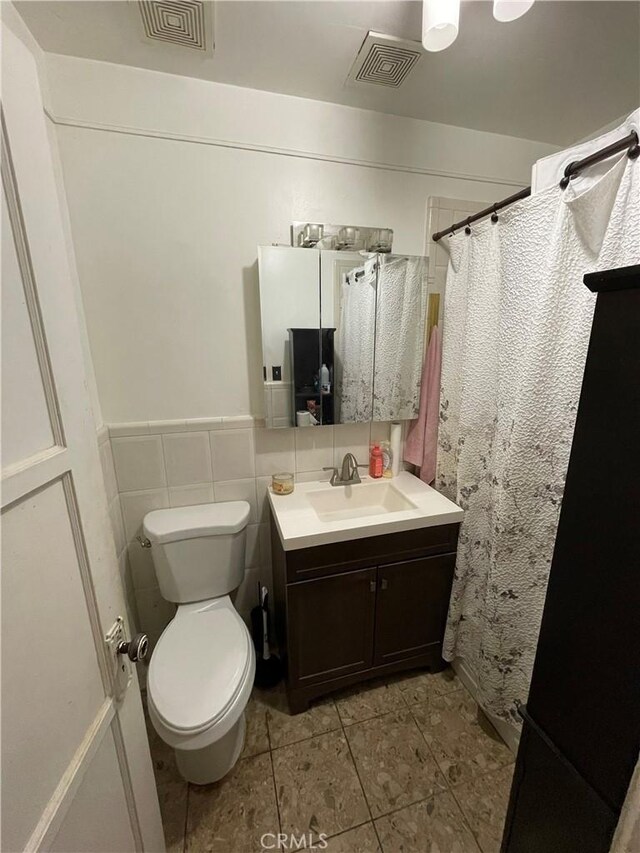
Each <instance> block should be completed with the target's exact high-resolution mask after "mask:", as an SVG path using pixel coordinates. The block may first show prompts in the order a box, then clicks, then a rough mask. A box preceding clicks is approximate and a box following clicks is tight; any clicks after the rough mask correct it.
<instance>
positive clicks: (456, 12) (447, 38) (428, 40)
mask: <svg viewBox="0 0 640 853" xmlns="http://www.w3.org/2000/svg"><path fill="white" fill-rule="evenodd" d="M496 2H497V0H496ZM459 21H460V0H424V3H423V6H422V45H423V47H424V49H425V50H429V51H432V52H435V51H438V50H444V49H445V48H446V47H449V45H451V44H453V42H454V41H455V40H456V38H457V36H458V23H459Z"/></svg>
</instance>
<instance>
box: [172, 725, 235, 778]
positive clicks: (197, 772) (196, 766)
mask: <svg viewBox="0 0 640 853" xmlns="http://www.w3.org/2000/svg"><path fill="white" fill-rule="evenodd" d="M246 730H247V723H246V720H245V714H244V712H243V713H242V715H241V716H240V718H239V719H238V722H237V723H235V724H234V725H233V727H232V728H230V729H229V731H228V732H227V733H226V735H223V736H222V737H221V738H220V740H216V741H214V742H213V743H212V744H209V746H206V747H205V748H204V749H176V750H175V755H176V763H177V765H178V770H179V771H180V773H181V775H182V776H183V777H184V778H185V779H186V780H187V782H193V784H194V785H210V784H211V783H212V782H217V781H218V780H219V779H222V777H223V776H226V775H227V773H228V772H229V771H230V770H231V769H232V768H233V766H234V765H235V763H236V761H237V760H238V758H239V757H240V753H241V752H242V748H243V747H244V738H245V733H246Z"/></svg>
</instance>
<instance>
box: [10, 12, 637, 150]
mask: <svg viewBox="0 0 640 853" xmlns="http://www.w3.org/2000/svg"><path fill="white" fill-rule="evenodd" d="M16 6H17V8H18V11H19V12H20V14H21V15H22V17H23V18H24V20H25V21H26V23H27V25H28V26H29V28H30V29H31V31H32V32H33V34H34V35H35V37H36V39H37V40H38V42H39V43H40V45H41V46H42V47H43V48H44V50H46V51H51V52H54V53H63V54H68V55H71V56H82V57H87V58H90V59H100V60H105V61H108V62H115V63H119V64H124V65H133V66H138V67H141V68H150V69H154V70H157V71H166V72H170V73H173V74H183V75H186V76H190V77H200V78H203V79H206V80H215V81H218V82H221V83H230V84H233V85H235V86H246V87H250V88H254V89H266V90H268V91H271V92H283V93H286V94H289V95H299V96H302V97H306V98H315V99H317V100H322V101H331V102H334V103H338V104H347V105H349V106H354V107H361V108H364V109H371V110H378V111H380V112H385V113H394V114H396V115H403V116H412V117H414V118H421V119H427V120H430V121H436V122H442V123H445V124H452V125H458V126H462V127H470V128H475V129H478V130H485V131H494V132H496V133H505V134H509V135H511V136H519V137H523V138H527V139H535V140H539V141H543V142H551V143H557V144H560V145H562V144H568V143H571V142H573V141H575V140H577V139H580V138H582V137H584V136H587V135H588V134H590V133H592V132H593V131H595V130H597V129H598V128H600V127H602V126H604V125H606V124H607V123H608V122H611V121H613V120H614V119H616V118H618V117H619V116H622V115H623V114H625V113H628V112H630V111H631V110H632V109H634V107H637V106H638V104H639V103H640V3H638V2H635V0H625V2H614V0H611V1H610V0H607V1H606V2H597V0H590V2H580V0H538V2H536V3H535V5H534V7H533V8H532V9H531V11H530V12H528V13H527V14H526V15H525V16H524V17H523V18H521V19H520V20H518V21H514V22H512V23H509V24H500V23H497V22H496V21H495V20H494V19H493V16H492V13H491V4H490V3H488V2H484V0H465V2H463V4H462V11H461V16H460V34H459V37H458V39H457V41H456V42H455V43H454V44H453V46H452V47H450V48H449V49H447V50H445V51H443V52H442V53H435V54H434V53H431V54H430V53H424V55H423V56H422V57H421V59H420V60H419V62H418V64H417V66H416V67H415V68H414V70H413V71H412V73H411V74H410V75H409V77H408V78H407V80H406V81H405V82H404V83H403V85H402V87H401V88H399V89H388V88H386V87H383V86H373V85H371V84H359V85H358V86H355V87H354V86H351V85H350V86H349V87H345V80H346V77H347V74H348V72H349V69H350V67H351V64H352V62H353V60H354V58H355V56H356V54H357V52H358V50H359V48H360V45H361V44H362V41H363V40H364V38H365V36H366V34H367V31H368V30H374V31H377V32H380V33H387V34H389V35H393V36H398V37H401V38H408V39H419V38H420V17H421V3H419V2H406V0H396V2H365V1H363V0H361V2H342V0H335V2H324V0H322V2H321V0H313V2H309V0H307V2H279V0H269V2H264V0H263V2H248V0H247V2H237V0H236V2H227V0H224V2H220V1H219V2H216V3H215V4H214V8H213V12H214V24H215V50H214V51H213V52H207V53H205V54H203V53H202V52H200V51H196V50H193V49H190V48H186V47H177V46H174V45H170V44H164V43H162V42H157V43H152V42H149V41H145V39H144V37H143V29H142V23H141V18H140V15H139V10H138V8H137V4H135V3H133V2H126V1H125V0H120V1H118V0H116V2H102V0H91V1H90V2H84V0H74V2H66V0H49V2H40V0H26V2H18V3H16Z"/></svg>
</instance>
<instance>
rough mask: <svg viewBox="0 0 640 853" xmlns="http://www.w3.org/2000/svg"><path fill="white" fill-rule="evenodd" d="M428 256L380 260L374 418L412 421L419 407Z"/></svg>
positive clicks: (382, 257) (375, 419)
mask: <svg viewBox="0 0 640 853" xmlns="http://www.w3.org/2000/svg"><path fill="white" fill-rule="evenodd" d="M427 264H428V260H427V258H420V257H393V256H391V257H385V256H384V255H383V256H381V257H380V266H379V270H378V302H377V308H376V345H375V369H374V382H373V392H374V394H373V420H374V421H393V420H412V419H413V418H416V417H417V416H418V409H419V406H420V380H421V376H422V362H423V358H424V317H425V313H426V299H427Z"/></svg>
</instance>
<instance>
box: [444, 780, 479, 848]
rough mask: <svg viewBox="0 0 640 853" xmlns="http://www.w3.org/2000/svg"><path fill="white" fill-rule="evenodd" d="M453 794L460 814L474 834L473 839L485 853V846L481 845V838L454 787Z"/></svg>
mask: <svg viewBox="0 0 640 853" xmlns="http://www.w3.org/2000/svg"><path fill="white" fill-rule="evenodd" d="M451 796H452V797H453V799H454V800H455V803H456V805H457V806H458V808H459V809H460V814H461V815H462V818H463V820H464V822H465V824H466V825H467V828H468V829H469V832H470V833H471V835H472V836H473V839H474V841H475V842H476V844H477V846H478V850H479V851H480V853H483V848H482V847H481V845H480V840H479V838H478V836H477V835H476V833H475V832H474V831H473V827H472V826H471V823H470V821H469V818H468V817H467V813H466V812H465V810H464V808H463V806H462V803H461V802H460V800H459V799H458V797H456V792H455V790H454V789H453V788H451Z"/></svg>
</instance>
